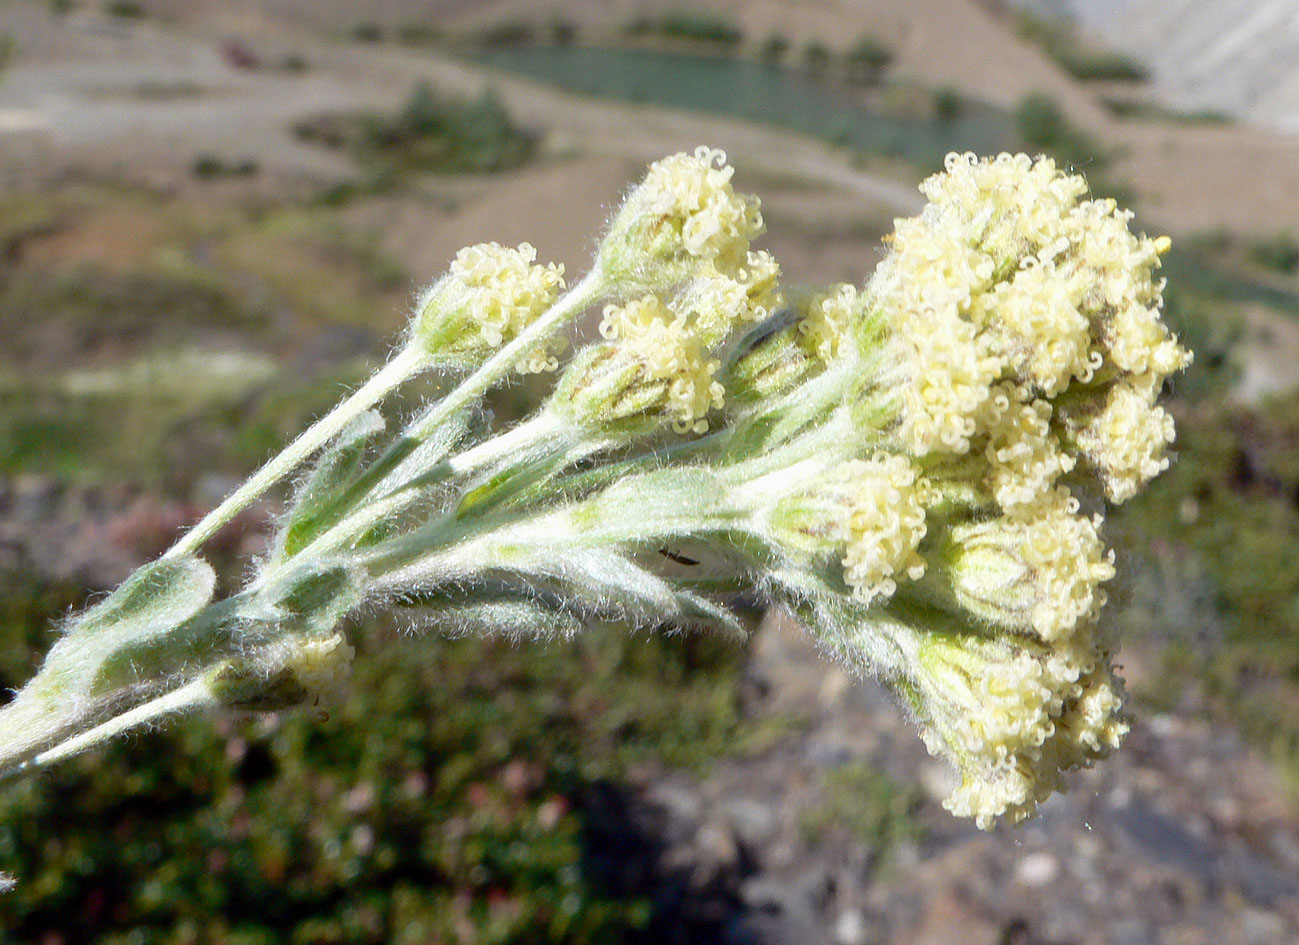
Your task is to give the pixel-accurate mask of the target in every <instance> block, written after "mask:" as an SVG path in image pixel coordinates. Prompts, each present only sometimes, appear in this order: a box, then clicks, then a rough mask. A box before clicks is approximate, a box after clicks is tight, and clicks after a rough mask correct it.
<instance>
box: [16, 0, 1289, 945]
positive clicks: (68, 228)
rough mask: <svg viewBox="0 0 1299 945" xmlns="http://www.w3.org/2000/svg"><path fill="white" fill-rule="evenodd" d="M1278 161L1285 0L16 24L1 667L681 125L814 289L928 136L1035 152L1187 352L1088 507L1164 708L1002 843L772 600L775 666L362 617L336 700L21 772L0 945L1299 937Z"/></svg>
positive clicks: (757, 644) (259, 543)
mask: <svg viewBox="0 0 1299 945" xmlns="http://www.w3.org/2000/svg"><path fill="white" fill-rule="evenodd" d="M1296 132H1299V3H1296V2H1294V0H1270V2H1260V0H1126V2H1120V0H1054V2H1049V0H1038V2H1028V0H1026V2H1022V3H1009V2H1000V0H803V2H799V0H695V2H690V3H681V2H673V0H663V2H658V0H570V2H564V3H559V2H547V0H541V2H538V0H442V2H431V3H415V2H403V0H368V2H366V3H363V4H355V3H351V2H346V0H231V2H218V0H209V2H204V0H188V2H187V0H45V2H35V0H33V2H25V0H0V686H4V687H13V686H17V685H19V684H20V683H21V682H22V681H23V680H25V679H26V677H27V676H28V675H29V674H30V673H31V672H32V670H33V668H34V667H35V666H36V665H37V663H38V661H39V659H40V656H41V654H43V652H44V651H45V650H46V649H47V648H48V646H49V644H50V643H51V641H52V638H53V637H52V633H51V626H52V623H53V621H54V620H55V619H56V618H58V617H59V616H60V615H61V614H64V613H66V612H67V611H68V610H69V608H73V607H77V606H80V605H81V604H82V603H83V602H84V601H85V600H86V599H87V597H88V595H91V594H93V593H95V592H99V591H102V590H104V589H106V588H109V587H111V586H113V585H114V584H115V583H116V582H118V581H119V580H121V579H122V578H123V577H124V576H125V575H126V574H127V573H128V571H129V570H130V569H131V568H132V567H133V566H134V565H136V564H138V563H140V562H141V561H143V560H145V559H147V558H149V557H152V556H153V555H156V554H157V553H159V552H160V551H161V550H163V549H164V548H165V547H166V546H167V545H168V544H169V543H170V541H171V539H172V538H173V537H174V536H175V535H176V533H177V530H178V529H179V528H180V527H181V526H182V525H183V524H184V523H186V522H189V521H192V520H193V519H195V518H196V517H197V516H198V515H199V514H200V513H201V511H202V510H203V509H205V508H206V507H209V506H211V505H212V504H214V503H215V502H216V501H217V500H218V499H219V498H220V497H221V496H223V495H224V494H225V493H226V492H227V491H228V490H229V489H230V488H231V487H232V486H233V485H234V484H235V483H237V482H238V481H239V479H240V478H241V477H242V476H243V475H244V474H245V473H247V472H248V471H250V470H251V469H252V468H254V467H255V466H256V465H257V464H258V463H260V462H261V461H262V460H263V459H264V458H265V457H266V456H267V455H269V453H270V452H271V451H273V450H274V449H275V448H276V447H277V446H278V445H279V444H281V443H283V442H285V441H286V440H287V438H289V437H290V436H291V435H292V434H293V433H295V432H296V431H298V430H299V429H300V428H301V427H302V426H304V425H305V424H306V423H307V422H308V421H309V420H310V418H311V417H312V416H314V415H316V414H317V413H319V412H320V411H322V410H323V409H324V408H326V407H327V406H328V405H330V404H332V403H333V402H334V401H335V400H336V399H337V398H338V397H339V395H340V394H341V393H342V392H344V391H345V390H347V389H348V387H349V386H350V385H354V384H355V383H357V382H358V381H359V380H360V379H361V378H363V377H364V376H365V375H366V374H367V373H368V371H369V370H370V369H372V368H373V367H374V366H375V365H376V364H378V363H379V361H380V360H381V359H382V358H383V357H384V355H385V353H386V352H387V350H388V347H389V345H391V344H392V342H393V340H394V339H395V337H396V335H397V333H398V332H399V331H400V329H401V326H402V325H403V323H404V320H405V316H406V312H407V310H408V306H409V300H410V299H411V297H412V294H413V292H414V291H415V290H417V289H418V288H419V287H420V286H422V285H424V284H426V283H428V282H430V281H432V280H433V279H434V278H435V277H436V276H437V275H438V274H440V273H441V272H442V271H444V269H445V267H446V265H447V263H448V261H449V259H450V257H451V256H452V254H453V253H454V252H455V250H456V249H457V248H459V247H461V246H463V245H466V244H469V243H472V242H477V241H482V240H492V239H494V240H498V241H500V242H503V243H517V242H520V241H523V240H528V241H531V242H532V243H534V244H535V245H536V246H537V247H538V249H539V251H540V257H541V258H542V259H543V260H545V259H553V260H559V261H562V262H564V263H565V264H566V265H567V266H568V270H569V273H570V274H571V275H576V274H578V273H580V272H581V271H582V269H583V268H584V265H585V263H586V261H587V260H588V259H589V257H590V253H591V250H592V248H593V246H594V244H595V240H596V237H597V235H598V233H599V230H600V228H601V225H602V223H603V221H604V220H605V219H606V218H607V217H608V215H609V214H610V212H611V210H612V208H613V207H614V206H615V205H616V202H617V200H618V198H619V195H620V193H621V192H622V190H623V188H624V187H626V186H627V185H628V184H629V183H630V182H632V181H634V180H636V179H637V178H638V177H639V176H640V174H641V173H642V171H643V167H644V165H645V164H646V163H647V162H648V161H650V160H653V159H655V158H657V157H660V156H663V155H665V154H667V153H670V152H673V151H676V150H680V149H688V148H693V147H694V146H695V145H697V144H700V143H708V144H710V145H713V146H716V147H721V148H724V149H726V150H727V152H728V153H729V154H730V156H731V159H732V160H733V162H734V163H735V165H736V166H737V167H738V168H739V171H738V174H737V178H736V179H737V183H738V185H739V186H740V187H741V188H742V189H745V190H749V191H754V192H757V193H759V194H761V196H762V198H763V209H764V214H765V216H766V218H767V221H768V225H769V230H770V233H769V236H768V237H766V238H765V240H764V245H765V246H766V247H767V248H769V249H771V250H772V251H773V252H774V253H775V254H776V256H777V257H778V258H779V259H780V260H781V262H782V264H783V265H784V268H785V271H786V273H787V275H788V277H789V278H790V279H791V280H793V281H809V282H827V281H834V280H847V281H852V282H856V283H861V282H863V281H864V280H865V278H866V277H867V276H868V275H869V273H870V271H871V270H872V269H873V267H874V265H875V263H876V262H877V261H878V259H879V258H880V256H881V254H882V246H883V244H882V242H881V238H882V236H883V235H884V234H886V233H887V232H888V231H889V230H890V228H891V225H892V224H891V221H892V219H893V218H894V217H895V216H898V215H905V214H909V213H912V212H914V211H915V210H916V209H918V207H919V205H920V200H919V194H918V193H917V191H916V184H917V182H918V181H919V180H920V179H921V178H923V177H924V176H926V175H928V174H930V173H932V172H934V171H935V170H937V169H938V168H939V167H940V166H941V159H942V155H943V154H944V153H945V152H946V151H949V150H953V149H955V150H966V149H970V150H976V151H979V152H984V153H989V152H996V151H999V150H1004V149H1011V150H1018V149H1025V150H1029V151H1032V152H1044V153H1047V154H1050V155H1053V156H1055V157H1056V158H1058V159H1059V160H1060V161H1062V162H1064V163H1066V164H1068V165H1070V166H1072V167H1074V168H1076V169H1078V170H1079V171H1080V172H1082V173H1084V174H1085V175H1086V176H1087V178H1088V180H1089V182H1090V183H1091V185H1092V187H1093V189H1094V191H1095V192H1096V193H1098V194H1101V195H1114V196H1118V197H1120V199H1121V200H1123V201H1124V202H1125V203H1127V204H1129V205H1131V206H1133V207H1134V208H1135V209H1136V210H1137V219H1136V223H1135V224H1134V227H1135V228H1137V229H1144V230H1147V231H1149V232H1151V233H1156V232H1167V233H1170V234H1171V235H1172V236H1173V239H1174V247H1175V248H1174V251H1173V253H1172V254H1171V255H1170V256H1169V257H1168V258H1167V260H1166V270H1165V271H1166V275H1167V277H1168V280H1169V288H1168V292H1167V299H1168V316H1167V317H1168V319H1169V321H1170V322H1172V323H1173V324H1174V326H1175V327H1176V329H1177V330H1178V331H1179V332H1180V333H1182V335H1183V338H1184V339H1185V340H1186V341H1187V342H1188V343H1189V345H1190V346H1191V347H1193V348H1194V349H1195V352H1196V363H1195V366H1194V367H1193V368H1192V369H1191V371H1189V372H1188V373H1187V374H1186V375H1184V376H1183V377H1180V378H1178V379H1177V381H1176V384H1175V389H1174V390H1173V399H1172V405H1171V409H1172V410H1173V411H1174V412H1175V414H1176V416H1177V420H1178V429H1179V437H1178V444H1177V446H1178V456H1177V460H1176V462H1175V464H1174V466H1173V468H1172V469H1171V470H1170V472H1169V473H1167V474H1166V475H1165V476H1164V477H1162V478H1161V479H1160V480H1158V481H1157V482H1156V483H1155V484H1154V486H1153V487H1152V488H1151V489H1150V490H1149V492H1148V493H1147V494H1146V495H1144V496H1142V497H1141V498H1140V499H1138V500H1136V501H1133V502H1131V503H1130V504H1129V505H1126V506H1124V507H1123V508H1122V509H1121V510H1119V511H1118V512H1116V513H1115V514H1114V515H1113V516H1112V517H1111V519H1110V522H1109V537H1110V539H1111V541H1112V542H1113V543H1114V544H1115V545H1116V546H1117V547H1118V549H1119V553H1120V555H1121V559H1122V571H1123V573H1124V575H1125V577H1124V579H1123V582H1122V586H1120V587H1118V588H1117V589H1116V590H1115V592H1114V594H1113V597H1114V601H1113V603H1112V604H1111V608H1110V612H1109V616H1110V619H1113V620H1115V621H1117V622H1118V623H1119V624H1120V625H1121V626H1122V628H1123V632H1124V634H1125V650H1124V653H1123V654H1122V656H1121V662H1122V663H1123V664H1124V675H1125V676H1126V677H1127V680H1128V684H1129V687H1130V689H1131V692H1132V704H1133V707H1134V710H1135V712H1136V713H1137V715H1138V717H1139V718H1138V722H1137V724H1136V726H1135V728H1134V730H1133V732H1132V735H1131V736H1130V738H1129V741H1128V744H1127V746H1126V747H1125V748H1124V749H1123V750H1122V751H1121V752H1120V753H1119V754H1118V755H1117V756H1116V757H1115V758H1113V759H1112V760H1110V761H1109V762H1107V763H1106V764H1105V765H1103V766H1102V767H1101V768H1100V769H1099V770H1096V771H1091V772H1083V773H1079V774H1077V775H1076V776H1074V777H1073V778H1072V779H1071V783H1072V785H1073V790H1072V791H1071V792H1070V793H1069V794H1068V795H1067V796H1063V797H1057V798H1054V799H1053V800H1052V801H1051V802H1050V803H1048V804H1047V805H1046V807H1045V809H1044V810H1043V813H1042V816H1041V817H1040V818H1039V819H1037V820H1035V821H1033V822H1031V823H1030V824H1028V825H1026V826H1024V827H1022V828H1020V829H1014V830H1010V829H1001V830H998V831H997V832H995V833H992V834H981V833H979V832H978V831H977V830H975V829H974V828H973V827H972V826H971V825H970V824H968V823H965V822H960V821H956V820H953V819H952V818H951V817H950V816H948V815H947V814H946V813H945V812H944V811H943V810H942V809H941V808H940V806H939V801H940V800H941V798H942V797H943V796H944V795H945V793H946V792H947V790H948V788H949V786H950V782H949V778H950V775H949V774H948V773H947V772H946V771H945V770H944V769H943V767H942V766H941V765H938V764H936V763H935V762H933V761H931V760H930V759H929V758H928V756H927V755H926V753H925V751H924V748H923V746H922V745H921V743H920V741H919V739H918V738H917V737H916V735H915V733H914V731H913V728H912V726H911V725H910V724H909V723H908V722H907V721H906V719H905V718H904V716H903V715H902V714H901V713H900V712H899V711H898V710H897V709H896V708H895V707H894V705H893V703H892V701H891V700H890V698H889V697H888V696H887V694H885V693H884V692H882V691H881V690H880V689H878V688H877V687H876V686H874V685H873V684H870V683H861V682H858V681H856V680H852V679H849V678H848V677H846V676H845V675H844V674H843V673H841V672H840V671H839V670H838V669H836V668H835V667H833V666H831V665H830V664H828V663H826V662H825V661H823V660H821V659H820V658H819V657H818V656H817V654H816V653H815V652H814V651H813V650H812V649H811V647H810V646H809V645H808V644H807V643H806V642H804V641H803V640H802V638H801V637H800V635H799V633H798V631H797V628H794V627H791V626H788V625H787V622H786V621H785V620H783V619H782V618H781V617H780V616H779V615H774V614H773V615H768V616H767V617H766V618H765V619H763V621H762V625H761V627H760V629H759V630H758V632H756V633H755V635H754V636H753V638H752V640H751V642H750V644H749V645H748V646H747V647H741V646H737V645H735V644H734V643H733V642H728V641H722V640H714V639H710V638H708V637H706V636H675V637H662V636H658V637H654V636H648V635H643V634H642V635H635V636H629V635H627V634H626V633H625V632H623V631H621V630H619V629H617V628H593V629H592V630H591V632H590V633H589V634H587V635H586V636H583V637H582V638H580V639H577V640H574V641H572V642H567V643H552V644H546V645H541V644H535V645H534V644H516V643H511V642H508V641H500V640H488V641H479V640H448V639H443V638H437V637H424V638H421V639H412V638H410V637H409V636H408V635H407V634H405V633H404V632H403V628H402V626H401V625H400V623H399V622H395V621H394V620H393V619H391V618H386V617H382V616H379V617H374V618H372V619H367V620H365V621H364V622H362V623H361V624H359V625H357V626H355V627H354V639H355V642H356V643H357V646H358V648H359V650H360V651H361V652H360V655H359V657H358V659H357V661H356V675H355V678H354V682H353V685H352V689H351V693H352V694H351V697H350V699H349V700H348V701H347V702H346V703H344V704H336V705H329V706H320V707H315V708H306V709H302V710H299V711H294V712H283V713H278V714H273V715H268V716H264V717H259V718H253V719H246V720H216V721H213V720H207V719H203V720H198V721H194V722H192V723H188V724H185V725H177V726H174V727H171V728H168V729H167V730H166V731H164V732H161V733H148V734H142V735H138V736H135V737H133V738H132V739H130V740H129V741H128V742H126V743H123V744H121V745H117V746H115V747H112V748H110V749H106V750H101V751H97V752H94V753H92V754H90V755H88V756H85V757H83V758H81V759H79V760H77V761H75V762H72V763H68V764H63V765H61V766H59V767H58V768H57V769H55V770H54V771H52V772H50V773H49V774H48V775H45V776H42V777H39V778H35V779H29V780H27V781H25V782H21V783H17V784H11V785H6V786H4V788H3V789H2V790H0V870H4V871H7V872H9V873H12V874H14V875H15V876H16V877H18V880H19V882H18V885H17V887H16V888H15V889H14V890H13V891H12V892H9V893H8V894H6V895H3V896H0V941H3V942H14V943H35V945H73V943H80V942H95V943H105V945H107V943H112V945H155V943H156V945H198V943H218V945H272V943H285V945H344V943H346V945H352V943H356V945H363V943H364V945H370V943H374V945H379V943H396V945H434V943H447V945H451V943H456V945H469V943H474V945H487V943H574V945H577V943H614V942H630V943H667V945H673V943H704V942H707V943H728V945H743V943H754V945H765V943H788V942H797V943H799V945H821V943H825V945H867V943H884V945H895V943H896V945H948V943H951V945H958V943H959V945H1029V943H1043V945H1066V943H1078V945H1091V943H1096V945H1101V943H1115V945H1142V943H1159V945H1162V943H1169V945H1174V943H1176V945H1198V943H1205V945H1234V943H1242V945H1244V943H1290V942H1294V941H1296V940H1299V138H1295V137H1293V135H1294V134H1295V133H1296ZM435 387H436V385H435V384H432V383H431V384H429V385H428V386H426V387H425V388H423V389H417V390H415V391H413V392H412V393H411V395H410V400H408V402H407V406H408V407H409V406H413V405H414V404H415V403H416V402H417V401H418V398H421V397H427V396H430V395H432V394H434V393H435ZM528 396H529V395H528V391H527V390H526V389H525V388H518V389H516V390H513V391H510V392H507V393H506V394H505V395H504V396H503V397H502V398H501V399H500V402H499V403H498V407H499V409H500V410H502V411H510V410H515V411H517V410H519V409H520V408H521V405H523V404H524V403H526V401H527V397H528ZM276 508H277V505H276V502H275V500H274V499H271V500H268V501H267V502H265V503H264V504H263V505H261V506H259V507H257V508H255V509H254V510H252V511H250V512H249V513H248V514H246V515H244V516H243V517H241V518H240V519H239V521H238V522H237V523H236V525H235V526H234V527H232V528H230V529H228V530H227V531H226V532H225V533H223V535H222V536H221V539H220V541H219V542H218V543H217V544H216V545H215V546H214V556H215V557H216V559H217V563H218V565H219V567H220V568H221V569H222V570H223V573H224V575H225V577H226V578H227V579H228V580H229V581H232V582H233V581H235V580H237V579H238V578H239V576H240V574H241V573H242V569H244V568H245V567H246V566H247V565H246V562H247V560H248V556H251V555H255V554H257V553H258V551H259V550H260V549H261V548H262V547H263V545H264V542H265V534H266V529H267V522H268V519H269V517H270V516H272V515H273V514H274V512H275V511H276Z"/></svg>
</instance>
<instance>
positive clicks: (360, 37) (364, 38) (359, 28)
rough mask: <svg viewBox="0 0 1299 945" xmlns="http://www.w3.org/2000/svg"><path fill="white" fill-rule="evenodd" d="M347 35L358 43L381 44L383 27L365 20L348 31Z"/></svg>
mask: <svg viewBox="0 0 1299 945" xmlns="http://www.w3.org/2000/svg"><path fill="white" fill-rule="evenodd" d="M349 35H350V36H351V37H352V39H353V40H355V41H356V42H358V43H381V42H383V27H382V26H380V25H379V24H378V23H374V22H371V21H369V20H366V21H364V22H361V23H357V24H356V25H355V26H353V27H352V28H351V30H349Z"/></svg>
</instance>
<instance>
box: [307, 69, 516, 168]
mask: <svg viewBox="0 0 1299 945" xmlns="http://www.w3.org/2000/svg"><path fill="white" fill-rule="evenodd" d="M294 132H295V134H297V136H298V137H299V138H301V139H302V140H304V141H310V142H314V143H317V144H322V145H325V146H326V147H332V148H341V149H344V150H347V151H349V152H351V153H352V154H353V155H354V156H355V157H356V159H357V161H358V162H359V163H360V164H361V165H362V166H363V167H365V168H367V169H368V170H369V171H370V172H371V173H372V174H375V173H381V174H383V175H386V176H388V177H392V176H397V175H401V174H405V173H413V172H440V173H478V172H483V171H500V170H505V169H508V168H512V167H518V166H519V165H521V164H523V163H525V162H526V161H527V160H528V159H529V158H531V157H532V155H533V153H534V151H535V150H536V146H537V138H536V136H535V135H533V134H532V133H530V132H528V131H525V130H523V129H521V128H519V127H518V126H517V125H515V124H514V122H513V120H512V119H511V118H510V115H509V113H508V112H507V111H506V110H505V107H504V106H503V105H502V104H501V101H500V99H499V98H497V96H496V94H495V93H494V92H492V91H490V90H488V91H486V92H484V93H483V94H482V95H480V96H479V97H478V98H475V99H461V98H452V97H447V96H442V95H440V94H438V93H437V92H435V91H434V89H433V87H432V86H431V85H430V84H429V83H427V82H421V83H419V84H418V85H416V86H415V87H414V89H412V90H411V93H410V96H409V97H408V98H407V100H406V104H405V105H404V106H403V107H402V108H401V109H400V110H399V111H398V112H397V113H396V114H393V115H380V114H373V113H359V114H357V113H353V114H344V115H337V114H330V115H320V116H317V117H316V118H313V119H308V120H306V121H304V122H301V123H299V124H298V125H297V126H296V127H295V128H294Z"/></svg>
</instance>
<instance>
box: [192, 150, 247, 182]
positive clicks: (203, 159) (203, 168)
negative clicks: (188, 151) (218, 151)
mask: <svg viewBox="0 0 1299 945" xmlns="http://www.w3.org/2000/svg"><path fill="white" fill-rule="evenodd" d="M191 169H192V171H193V174H194V176H195V177H197V178H198V179H199V180H215V179H217V178H220V177H253V176H256V174H257V172H258V170H260V167H259V165H258V163H257V162H256V161H254V160H253V159H252V158H240V159H239V160H237V161H227V160H226V159H225V158H223V157H219V156H217V155H215V154H201V155H199V156H198V157H196V158H195V159H194V163H193V165H191Z"/></svg>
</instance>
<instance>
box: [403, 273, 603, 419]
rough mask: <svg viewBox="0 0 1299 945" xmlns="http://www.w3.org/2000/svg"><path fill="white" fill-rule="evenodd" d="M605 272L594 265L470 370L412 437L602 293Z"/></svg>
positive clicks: (446, 414) (474, 395)
mask: <svg viewBox="0 0 1299 945" xmlns="http://www.w3.org/2000/svg"><path fill="white" fill-rule="evenodd" d="M604 288H605V287H604V276H603V273H602V272H601V271H600V270H599V269H598V268H597V269H592V270H591V271H590V272H588V273H587V274H586V275H585V276H583V277H582V280H581V281H580V282H578V283H577V284H576V285H575V286H573V287H572V288H571V289H569V290H568V291H567V292H565V293H564V295H563V296H562V297H561V298H560V299H559V301H557V302H556V303H555V304H554V305H552V306H551V307H550V310H549V311H547V312H546V313H545V314H544V315H542V316H541V317H540V318H538V319H537V320H536V321H535V322H533V323H532V324H531V325H529V326H528V327H527V328H526V329H524V330H523V331H522V332H521V333H520V334H519V336H518V337H517V338H515V339H514V340H513V341H511V342H510V343H509V344H507V345H505V346H504V347H502V348H501V349H500V350H498V351H497V352H496V353H495V354H493V355H492V356H491V357H490V358H488V359H487V361H486V362H485V363H484V364H483V365H482V367H480V368H479V369H478V370H477V371H475V372H474V373H473V374H471V375H469V377H467V378H465V379H464V380H463V381H461V382H460V384H459V386H457V387H456V389H455V390H453V391H451V393H449V394H447V395H446V396H445V397H443V398H442V399H441V400H440V401H438V403H437V404H436V405H435V406H434V407H433V409H432V410H430V411H429V412H428V413H426V414H425V415H424V416H423V417H422V418H420V421H419V425H418V426H416V427H415V428H414V429H412V430H410V431H409V432H408V434H407V435H408V436H410V437H411V438H412V439H414V440H423V439H425V438H426V437H428V436H429V435H431V434H432V432H433V431H434V430H436V429H437V428H438V427H440V426H441V425H442V424H443V423H445V422H446V421H447V419H448V418H449V417H451V416H452V415H453V414H455V412H456V411H458V410H462V409H464V408H465V407H466V406H468V405H469V404H470V403H472V402H473V401H474V400H476V399H477V398H479V397H481V396H482V395H483V394H485V393H486V392H487V391H488V389H489V388H491V386H492V385H493V384H495V383H496V382H497V381H499V380H500V379H501V378H503V377H505V376H506V375H508V374H509V373H510V372H511V371H512V370H514V366H515V364H517V363H518V362H519V359H520V358H521V357H522V356H523V355H524V354H526V353H527V352H528V350H529V349H531V348H532V347H533V346H534V345H536V344H538V343H540V342H542V341H545V340H546V339H547V338H549V337H550V336H551V335H553V334H554V333H555V332H556V331H558V330H559V329H560V328H562V327H563V326H564V325H565V324H566V323H567V322H569V321H571V320H572V319H573V318H575V317H576V316H578V315H580V314H581V313H582V312H584V311H585V310H586V309H587V308H589V307H590V306H591V305H592V304H594V303H595V302H596V301H597V300H598V299H599V298H600V297H601V296H602V295H603V294H604Z"/></svg>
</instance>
